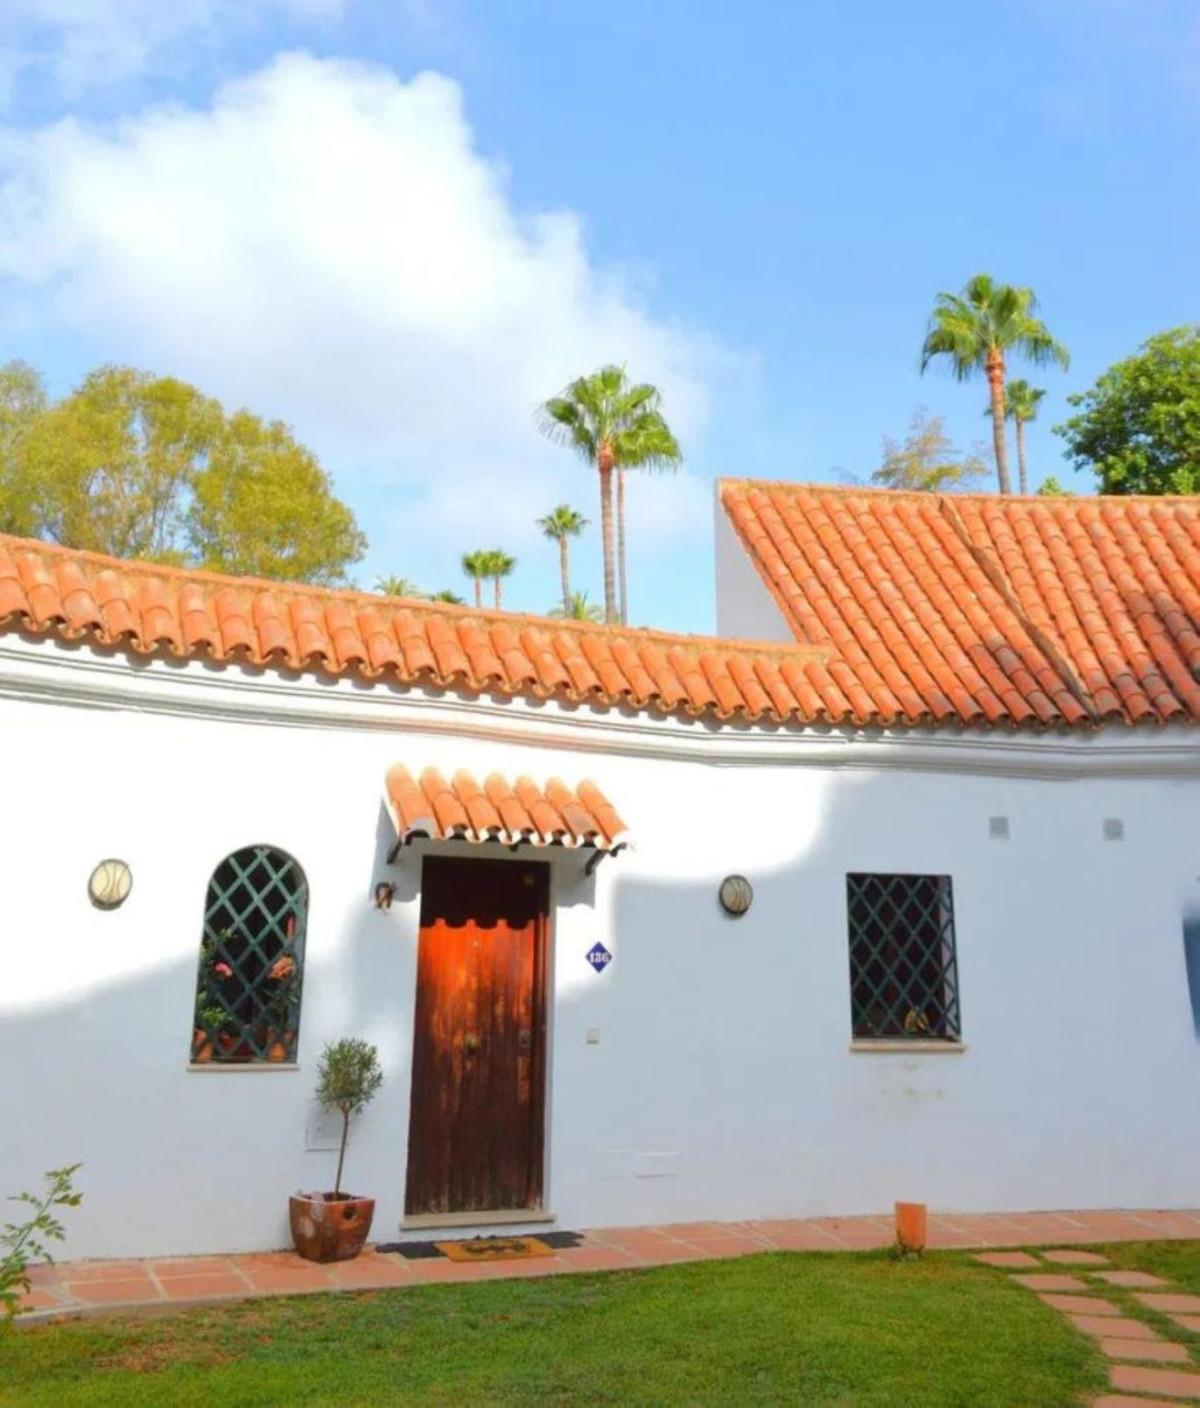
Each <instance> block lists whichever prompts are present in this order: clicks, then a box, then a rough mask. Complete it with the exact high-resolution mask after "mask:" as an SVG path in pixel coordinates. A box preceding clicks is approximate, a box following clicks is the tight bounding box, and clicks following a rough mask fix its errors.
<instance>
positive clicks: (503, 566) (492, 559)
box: [485, 548, 517, 611]
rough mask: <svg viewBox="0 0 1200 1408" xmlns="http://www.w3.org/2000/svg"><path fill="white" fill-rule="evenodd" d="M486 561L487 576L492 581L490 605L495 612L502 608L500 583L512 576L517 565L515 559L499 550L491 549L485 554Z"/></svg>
mask: <svg viewBox="0 0 1200 1408" xmlns="http://www.w3.org/2000/svg"><path fill="white" fill-rule="evenodd" d="M485 557H486V559H487V576H488V577H490V578H491V581H492V605H493V606H494V607H495V608H496V610H497V611H499V610H500V608H501V607H502V606H503V604H504V603H503V597H502V594H501V583H502V582H503V581H504V578H505V577H510V576H512V573H513V571H514V569H515V568H516V565H517V559H516V558H515V557H509V555H508V553H506V552H501V551H500V549H499V548H493V549H492V550H491V551H490V552H488V553H486V554H485Z"/></svg>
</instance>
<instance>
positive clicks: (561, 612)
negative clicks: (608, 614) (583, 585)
mask: <svg viewBox="0 0 1200 1408" xmlns="http://www.w3.org/2000/svg"><path fill="white" fill-rule="evenodd" d="M550 615H551V616H556V617H558V618H559V619H560V620H563V621H603V619H604V612H603V611H601V609H600V608H599V606H597V605H596V603H595V602H592V601H589V600H588V597H587V592H572V593H571V595H570V596H569V597H568V598H567V600H566V601H565V602H564V603H563V604H562V606H556V607H555V608H554V609H553V611H551V612H550Z"/></svg>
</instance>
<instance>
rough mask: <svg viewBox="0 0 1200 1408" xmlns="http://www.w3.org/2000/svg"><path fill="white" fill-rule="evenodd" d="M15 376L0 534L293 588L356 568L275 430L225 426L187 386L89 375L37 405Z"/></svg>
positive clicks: (328, 490) (246, 416) (320, 486)
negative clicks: (273, 580) (274, 580)
mask: <svg viewBox="0 0 1200 1408" xmlns="http://www.w3.org/2000/svg"><path fill="white" fill-rule="evenodd" d="M15 365H16V364H10V367H9V368H7V369H5V371H6V372H7V373H8V380H7V381H6V380H5V373H4V372H0V526H4V527H7V528H9V529H10V531H22V532H26V533H29V534H36V535H39V536H42V537H46V538H50V539H52V540H54V541H56V542H60V543H66V544H69V545H70V546H71V547H78V548H86V549H90V550H92V551H96V552H104V553H110V554H112V555H114V556H117V557H139V558H146V559H149V560H151V561H155V562H167V563H175V564H189V565H196V566H202V567H207V568H210V569H212V570H214V571H221V572H233V573H238V574H242V575H250V576H258V577H283V578H288V579H290V580H294V581H304V582H321V583H334V582H340V581H343V580H344V578H345V571H346V567H347V566H348V565H349V564H350V563H351V562H355V561H357V560H358V559H359V558H360V557H361V556H362V555H363V552H364V551H365V549H366V540H365V539H364V537H363V535H362V533H361V532H359V530H358V527H357V525H356V524H355V522H354V517H353V515H352V514H351V512H350V510H349V509H348V508H347V507H346V505H345V504H343V503H342V502H340V501H339V500H338V499H337V498H336V497H334V494H333V491H332V486H331V484H330V481H329V478H328V476H327V475H326V474H325V472H324V470H322V468H321V466H320V464H319V463H318V461H317V459H316V457H315V456H314V455H313V454H312V453H311V452H310V451H309V450H307V449H305V448H304V446H302V445H300V444H299V443H298V442H297V441H296V440H295V438H294V437H293V436H292V433H291V431H290V430H289V429H288V428H287V426H285V425H283V424H281V423H280V422H278V421H270V422H267V421H263V420H261V419H259V417H257V416H255V415H252V414H251V413H250V412H249V411H237V412H235V413H234V414H232V415H226V413H225V411H224V410H223V408H222V407H221V405H220V403H219V402H218V401H215V400H213V399H212V398H211V397H207V396H203V395H202V394H201V393H200V392H199V391H197V390H196V388H195V387H194V386H189V385H188V384H187V383H186V382H183V381H179V380H178V379H176V378H175V377H155V376H151V375H150V374H149V373H147V372H139V371H135V370H133V369H132V368H130V367H112V366H110V367H100V368H99V369H98V370H96V371H94V372H92V373H90V374H89V375H88V376H87V377H85V378H84V380H83V382H82V383H81V384H80V386H79V387H77V388H76V390H74V391H73V392H71V393H70V394H69V395H67V396H65V397H63V399H62V400H61V401H58V402H56V403H54V404H52V405H48V404H46V402H45V398H44V395H43V394H42V393H41V391H40V384H38V383H36V379H35V378H34V379H32V380H31V375H32V374H27V373H28V369H27V368H26V369H24V372H22V373H21V374H20V375H14V372H13V368H14V366H15ZM6 424H13V425H15V426H16V427H17V429H16V430H14V431H13V433H12V435H11V436H6V434H5V429H4V427H5V425H6ZM6 452H7V453H6Z"/></svg>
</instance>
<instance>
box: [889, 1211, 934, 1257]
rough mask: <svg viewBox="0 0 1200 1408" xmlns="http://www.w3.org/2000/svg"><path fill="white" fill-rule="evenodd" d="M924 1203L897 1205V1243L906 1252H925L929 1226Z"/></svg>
mask: <svg viewBox="0 0 1200 1408" xmlns="http://www.w3.org/2000/svg"><path fill="white" fill-rule="evenodd" d="M928 1220H929V1219H928V1214H927V1211H926V1208H925V1204H924V1203H897V1204H896V1241H897V1242H898V1243H899V1244H900V1246H902V1247H903V1248H904V1250H905V1251H906V1252H923V1251H924V1250H925V1236H926V1230H927V1224H928Z"/></svg>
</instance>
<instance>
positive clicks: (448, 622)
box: [0, 535, 829, 831]
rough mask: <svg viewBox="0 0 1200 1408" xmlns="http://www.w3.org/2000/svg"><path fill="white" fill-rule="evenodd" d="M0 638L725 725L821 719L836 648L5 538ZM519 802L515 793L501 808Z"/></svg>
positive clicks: (0, 539) (1, 541) (1, 540)
mask: <svg viewBox="0 0 1200 1408" xmlns="http://www.w3.org/2000/svg"><path fill="white" fill-rule="evenodd" d="M4 630H8V631H16V630H20V631H24V632H26V633H27V634H32V635H54V636H58V637H60V638H63V639H71V640H77V639H80V638H81V637H82V638H85V639H90V640H92V641H94V642H95V643H96V644H98V645H101V646H105V647H116V648H122V649H130V650H133V651H135V652H137V653H139V654H152V653H155V652H158V653H161V654H165V655H168V656H171V657H173V658H184V659H186V658H191V657H194V658H203V659H208V660H212V661H216V662H218V663H234V664H239V665H242V666H250V667H263V668H272V669H286V670H308V671H317V672H321V673H324V674H331V675H349V676H353V677H355V678H358V679H363V680H382V681H390V682H394V683H400V684H411V685H431V686H434V687H437V688H443V689H454V690H461V691H465V692H469V693H476V694H479V693H485V694H499V695H502V696H514V695H524V696H528V697H533V698H538V699H546V698H551V697H555V698H560V699H563V700H566V701H569V702H572V703H578V704H584V703H587V704H592V705H595V706H598V707H607V708H628V709H639V710H656V711H659V712H662V713H673V712H677V713H681V714H685V715H690V716H697V715H707V716H712V717H715V718H717V719H718V720H766V721H770V722H776V723H778V722H806V721H808V720H810V719H812V718H817V717H823V715H821V714H820V711H819V709H815V708H814V705H816V704H819V702H820V699H821V697H822V694H823V693H824V692H825V691H826V690H827V689H828V686H827V685H821V684H819V683H814V681H822V680H826V679H827V678H828V677H827V675H826V674H825V669H824V664H823V662H824V661H825V659H826V657H827V656H828V655H829V650H828V649H827V648H826V647H824V646H779V645H774V644H767V643H764V642H753V641H722V640H712V639H708V638H704V637H698V636H683V635H671V634H669V633H666V632H661V631H646V630H630V629H626V628H624V627H607V626H600V625H592V624H590V623H587V622H574V621H550V620H548V619H546V618H544V617H529V616H521V615H517V614H514V613H510V612H501V611H474V610H472V609H470V608H467V607H456V606H451V605H446V604H442V603H437V602H426V601H416V600H411V601H410V600H404V599H401V598H395V597H381V596H374V595H371V594H369V593H366V592H357V591H338V590H333V589H330V588H322V587H310V586H303V585H295V584H288V583H281V582H263V581H256V580H252V579H247V578H234V577H222V576H218V575H217V574H215V573H209V572H198V571H188V570H182V569H177V568H169V567H159V566H156V565H154V564H151V563H145V562H122V561H118V560H116V559H113V558H107V557H101V556H99V555H98V554H95V553H87V552H77V551H74V550H72V549H69V548H62V547H57V546H54V545H51V544H47V543H41V542H34V541H31V540H28V539H21V538H11V537H4V536H2V535H0V631H4ZM485 791H486V789H485ZM543 804H545V805H548V804H547V803H545V800H544V798H543V799H542V801H541V802H539V805H543ZM497 805H498V804H497ZM519 805H520V803H519V801H518V799H517V798H516V796H515V795H514V794H512V793H511V792H510V793H508V794H505V796H504V807H507V808H508V809H509V810H510V811H511V810H512V809H513V808H515V807H518V806H519ZM501 811H502V812H503V808H501ZM567 830H568V831H570V827H569V826H568V827H567Z"/></svg>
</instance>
